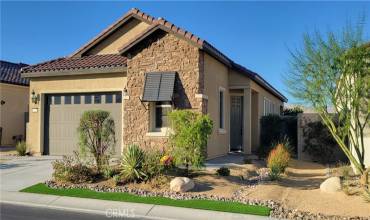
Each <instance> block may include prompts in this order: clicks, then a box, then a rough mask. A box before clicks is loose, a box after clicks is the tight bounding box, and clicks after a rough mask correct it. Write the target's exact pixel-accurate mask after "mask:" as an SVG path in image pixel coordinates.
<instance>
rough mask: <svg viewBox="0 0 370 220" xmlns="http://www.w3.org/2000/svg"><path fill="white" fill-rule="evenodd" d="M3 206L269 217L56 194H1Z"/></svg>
mask: <svg viewBox="0 0 370 220" xmlns="http://www.w3.org/2000/svg"><path fill="white" fill-rule="evenodd" d="M0 196H1V201H0V202H1V203H7V204H18V205H24V206H30V207H39V208H40V207H42V208H50V209H56V210H66V211H72V212H82V213H90V214H91V213H93V214H98V215H104V216H107V217H108V215H109V214H110V215H111V216H112V215H114V213H116V214H118V215H120V216H119V217H132V218H142V219H158V220H174V219H176V220H187V219H191V220H204V219H212V220H262V219H263V220H265V219H272V218H270V217H263V216H255V215H245V214H237V213H227V212H218V211H209V210H200V209H190V208H182V207H172V206H162V205H152V204H143V203H129V202H120V201H108V200H99V199H88V198H76V197H66V196H55V195H43V194H34V193H23V192H4V191H1V195H0Z"/></svg>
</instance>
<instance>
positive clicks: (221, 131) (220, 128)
mask: <svg viewBox="0 0 370 220" xmlns="http://www.w3.org/2000/svg"><path fill="white" fill-rule="evenodd" d="M225 91H226V89H225V88H224V87H221V86H220V87H218V101H217V102H218V107H217V109H218V133H219V134H226V129H225V125H226V124H225V121H226V120H225ZM221 93H222V106H221ZM221 108H222V113H221ZM221 114H222V115H221ZM221 118H222V119H221ZM221 121H222V123H221ZM221 125H222V126H221Z"/></svg>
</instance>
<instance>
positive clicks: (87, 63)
mask: <svg viewBox="0 0 370 220" xmlns="http://www.w3.org/2000/svg"><path fill="white" fill-rule="evenodd" d="M126 62H127V59H126V57H123V56H121V55H119V54H106V55H91V56H84V57H68V58H58V59H54V60H50V61H47V62H43V63H39V64H36V65H32V66H28V67H25V68H22V70H21V73H22V74H23V75H26V76H28V77H31V76H32V74H34V75H37V74H36V73H50V72H60V71H78V70H89V69H90V70H91V69H106V68H117V67H126Z"/></svg>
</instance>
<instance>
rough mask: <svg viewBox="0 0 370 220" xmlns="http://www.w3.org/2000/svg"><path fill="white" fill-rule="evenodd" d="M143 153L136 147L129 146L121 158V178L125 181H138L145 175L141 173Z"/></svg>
mask: <svg viewBox="0 0 370 220" xmlns="http://www.w3.org/2000/svg"><path fill="white" fill-rule="evenodd" d="M144 159H145V153H144V151H143V150H142V149H141V148H140V147H139V146H137V145H129V146H128V148H127V150H126V152H125V153H124V155H123V158H122V163H121V165H122V177H123V178H124V179H125V180H127V181H140V180H143V179H145V177H146V174H145V173H144V172H143V171H142V167H143V163H144Z"/></svg>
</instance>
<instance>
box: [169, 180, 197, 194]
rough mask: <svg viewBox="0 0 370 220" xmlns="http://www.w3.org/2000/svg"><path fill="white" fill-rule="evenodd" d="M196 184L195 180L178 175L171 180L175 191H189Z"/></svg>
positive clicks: (171, 187) (172, 188) (171, 186)
mask: <svg viewBox="0 0 370 220" xmlns="http://www.w3.org/2000/svg"><path fill="white" fill-rule="evenodd" d="M194 186H195V184H194V181H193V180H191V179H189V178H187V177H176V178H174V179H173V180H171V182H170V189H171V190H172V191H175V192H187V191H189V190H191V189H193V188H194Z"/></svg>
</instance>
